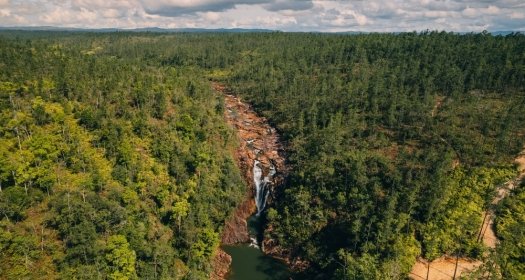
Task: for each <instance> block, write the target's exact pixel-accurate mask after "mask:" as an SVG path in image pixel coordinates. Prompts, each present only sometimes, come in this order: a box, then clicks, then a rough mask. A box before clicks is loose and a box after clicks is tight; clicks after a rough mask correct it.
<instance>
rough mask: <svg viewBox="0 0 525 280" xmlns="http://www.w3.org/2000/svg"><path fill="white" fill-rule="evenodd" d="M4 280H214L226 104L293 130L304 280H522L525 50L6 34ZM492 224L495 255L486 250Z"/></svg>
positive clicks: (278, 235) (284, 239)
mask: <svg viewBox="0 0 525 280" xmlns="http://www.w3.org/2000/svg"><path fill="white" fill-rule="evenodd" d="M0 66H1V67H0V219H1V220H0V279H93V278H96V279H209V277H210V276H209V275H210V273H211V269H212V268H211V262H212V259H213V256H214V254H215V253H216V251H217V249H218V248H219V246H220V234H221V230H222V228H223V226H224V221H225V220H226V219H228V217H230V215H231V214H232V212H233V210H234V209H235V207H236V206H237V205H238V204H239V203H240V202H241V200H242V199H243V195H244V193H245V190H246V186H245V182H244V181H243V179H242V178H241V173H240V171H239V168H238V166H237V165H236V163H235V159H234V151H235V149H236V147H237V145H238V143H237V141H238V140H237V139H236V137H235V132H234V131H233V128H231V127H229V126H228V125H227V124H226V123H225V120H224V119H223V111H224V100H223V99H222V96H221V95H219V94H217V93H215V92H214V91H213V90H212V88H211V83H210V82H211V81H216V82H221V83H223V84H225V85H227V86H228V87H229V88H230V89H231V90H232V91H233V92H234V93H235V94H236V95H238V96H240V97H241V98H242V99H243V100H245V101H247V102H249V103H250V104H251V105H252V106H253V108H254V109H255V110H256V111H257V112H258V113H259V114H261V115H262V116H265V117H266V118H267V119H268V120H269V122H270V123H271V124H272V125H273V126H274V127H275V128H276V129H277V130H278V131H279V133H280V134H281V136H282V140H283V143H284V146H285V150H286V155H287V159H288V165H289V166H290V171H289V174H288V175H287V178H286V180H285V183H284V185H283V186H280V187H279V188H278V189H277V190H278V192H277V193H275V194H274V195H273V196H274V201H273V203H272V205H271V207H270V208H269V209H267V210H266V212H264V213H263V216H264V219H265V224H266V228H267V229H268V230H267V231H266V232H265V234H266V236H265V238H268V239H272V240H275V241H276V242H277V244H279V246H280V247H282V248H283V249H284V250H285V251H287V252H289V254H288V257H289V258H290V259H291V261H292V262H293V261H295V260H301V261H303V262H305V263H307V264H308V266H307V267H306V268H305V269H303V270H300V271H295V273H296V275H294V279H405V278H406V277H407V275H408V273H409V271H410V269H411V267H412V266H413V264H414V263H415V261H416V258H417V257H422V258H425V259H427V260H433V259H436V258H438V257H440V256H442V255H444V254H447V255H451V256H461V257H468V258H473V259H482V258H486V257H487V256H489V257H490V258H491V260H490V261H492V262H494V263H496V264H497V265H498V267H499V271H500V272H499V274H497V273H496V274H491V275H492V277H493V278H496V279H497V278H498V277H499V278H504V279H522V278H523V277H525V247H524V245H523V244H525V228H524V227H523V224H524V223H525V192H524V191H523V189H524V188H523V184H522V185H521V186H520V187H518V188H516V189H515V190H514V191H513V192H512V193H511V194H510V195H509V196H508V197H507V198H505V199H503V201H502V202H501V203H499V204H498V205H496V206H494V205H492V204H491V201H492V199H493V197H494V195H495V193H496V189H497V187H498V186H499V185H501V184H502V183H504V182H506V181H508V180H510V179H512V178H515V177H516V176H517V170H516V166H514V165H513V164H512V162H513V159H514V158H515V157H516V155H518V154H519V153H520V152H521V151H522V150H523V149H524V144H525V114H524V112H525V36H524V35H523V34H519V33H512V34H510V35H507V36H493V35H491V34H489V33H486V32H483V33H469V34H463V35H460V34H454V33H446V32H422V33H415V32H413V33H400V34H386V33H385V34H382V33H377V34H374V33H372V34H360V35H343V34H315V33H282V32H273V33H243V34H232V33H199V34H193V33H176V34H168V33H147V32H144V33H138V32H135V33H131V32H113V33H96V32H32V31H25V32H22V31H1V32H0ZM488 209H491V210H493V211H494V212H495V213H496V219H495V231H496V234H497V237H498V238H499V239H500V242H499V243H498V246H497V247H496V249H495V250H490V249H488V248H486V247H485V246H484V245H483V244H482V243H480V242H479V240H478V234H479V228H480V226H481V225H482V223H483V214H482V213H483V212H484V211H486V210H488Z"/></svg>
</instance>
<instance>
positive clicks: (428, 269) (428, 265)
mask: <svg viewBox="0 0 525 280" xmlns="http://www.w3.org/2000/svg"><path fill="white" fill-rule="evenodd" d="M429 275H430V261H427V278H426V280H428V276H429Z"/></svg>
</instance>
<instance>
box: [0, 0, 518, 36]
mask: <svg viewBox="0 0 525 280" xmlns="http://www.w3.org/2000/svg"><path fill="white" fill-rule="evenodd" d="M524 19H525V2H524V1H523V0H443V1H437V0H391V1H382V0H368V1H329V0H313V1H310V0H47V1H46V0H24V1H22V0H0V25H3V26H17V25H54V26H69V27H90V28H99V27H121V28H135V27H151V26H158V27H164V28H178V27H201V28H232V27H244V28H270V29H278V30H287V31H348V30H354V31H412V30H426V29H430V30H450V31H481V30H483V29H488V30H525V21H524Z"/></svg>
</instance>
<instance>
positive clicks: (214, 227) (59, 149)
mask: <svg viewBox="0 0 525 280" xmlns="http://www.w3.org/2000/svg"><path fill="white" fill-rule="evenodd" d="M20 34H24V33H23V32H22V33H20ZM20 34H17V35H14V36H11V35H6V34H5V33H2V34H0V36H1V37H2V38H1V40H0V41H1V44H0V57H2V58H3V59H2V64H3V66H4V67H2V69H1V70H0V81H1V82H0V215H1V217H0V219H1V222H2V223H7V224H8V225H9V226H8V227H6V228H5V229H4V228H2V230H0V232H1V234H2V240H1V241H2V242H1V246H2V247H1V248H2V250H1V254H2V256H1V259H2V262H0V263H1V264H0V279H4V278H5V277H7V278H8V279H19V278H20V279H23V278H31V279H38V278H43V279H53V278H62V279H93V278H98V279H106V278H111V279H137V278H145V279H181V278H183V277H193V278H197V279H203V278H208V275H209V270H210V267H211V265H210V262H211V256H212V252H214V251H215V250H216V248H217V247H218V245H219V239H218V234H217V232H219V231H220V229H221V227H222V226H223V224H224V220H225V219H226V218H227V217H228V216H229V214H230V212H231V211H232V210H233V207H234V206H235V205H236V203H238V202H239V200H240V199H241V198H242V195H243V193H244V186H243V183H242V180H241V178H240V173H239V171H238V169H237V167H236V166H235V163H234V161H233V160H232V155H231V151H232V150H233V147H234V146H233V144H232V143H229V141H228V140H229V139H227V138H225V137H230V135H231V134H232V133H231V131H230V130H229V128H227V126H226V125H225V123H224V120H223V116H222V113H221V112H218V111H217V110H216V107H217V104H216V103H217V102H216V97H215V96H213V95H212V94H213V93H212V92H211V91H210V86H209V82H208V80H207V79H206V78H205V71H203V70H202V69H196V68H194V67H186V66H183V65H181V66H176V67H173V66H171V65H167V64H164V63H162V60H164V59H165V58H166V55H168V54H170V53H172V51H173V46H174V45H175V46H177V45H178V44H173V41H172V40H173V39H174V38H171V39H170V40H168V41H164V42H163V43H161V45H163V46H162V47H161V48H160V49H159V45H158V44H157V43H156V41H157V40H158V39H160V38H161V37H158V38H156V39H155V38H153V37H150V36H148V35H146V36H145V37H143V36H144V35H143V34H141V35H139V36H131V37H128V36H127V35H126V36H120V35H118V34H114V35H117V36H116V37H113V36H109V37H108V36H106V35H104V34H83V35H80V34H77V35H78V36H77V35H74V36H73V37H70V36H69V35H67V34H65V33H63V34H60V33H57V34H53V35H50V36H46V37H45V38H43V37H40V36H39V35H38V34H34V35H35V37H33V36H29V37H30V38H28V41H26V40H25V39H24V40H22V39H19V37H18V35H20ZM24 36H25V35H24ZM138 38H143V39H145V40H142V39H138ZM137 39H138V40H137ZM162 40H164V39H162ZM26 42H28V43H29V44H26ZM137 50H140V51H137ZM158 50H162V51H163V52H165V53H164V54H163V55H157V54H158V53H157V51H158ZM146 52H149V53H151V54H153V55H151V56H148V57H146V56H144V55H143V54H144V53H146ZM4 58H5V59H4ZM184 64H185V63H184ZM34 65H40V66H39V67H34ZM188 65H190V64H188ZM115 69H118V71H116V70H115ZM37 229H38V230H37ZM35 230H37V232H36V233H35V232H33V231H35ZM31 236H33V237H31ZM28 237H31V238H30V239H28ZM17 244H25V245H24V246H26V247H27V246H29V247H27V248H23V247H21V246H19V245H17ZM33 249H34V250H33ZM192 252H194V253H195V254H192Z"/></svg>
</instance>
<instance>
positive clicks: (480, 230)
mask: <svg viewBox="0 0 525 280" xmlns="http://www.w3.org/2000/svg"><path fill="white" fill-rule="evenodd" d="M487 216H488V212H487V211H485V215H484V216H483V223H481V228H480V229H479V234H478V238H477V239H476V241H477V242H479V241H480V240H482V239H481V233H483V227H484V226H485V221H486V220H487Z"/></svg>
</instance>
